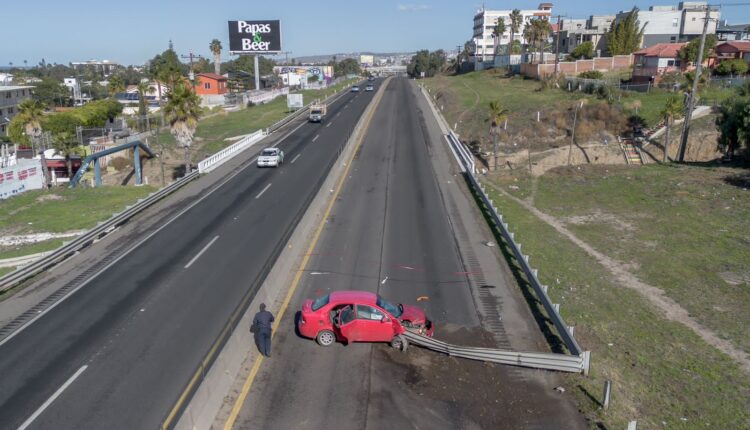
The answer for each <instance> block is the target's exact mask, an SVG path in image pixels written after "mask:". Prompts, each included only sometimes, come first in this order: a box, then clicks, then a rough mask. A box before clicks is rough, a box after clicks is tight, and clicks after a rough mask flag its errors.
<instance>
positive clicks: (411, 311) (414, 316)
mask: <svg viewBox="0 0 750 430" xmlns="http://www.w3.org/2000/svg"><path fill="white" fill-rule="evenodd" d="M401 306H403V307H404V312H403V313H402V314H401V316H400V317H399V319H400V320H406V321H411V322H412V323H414V324H423V323H424V322H425V320H426V319H427V315H425V313H424V311H423V310H422V309H421V308H418V307H416V306H411V305H401Z"/></svg>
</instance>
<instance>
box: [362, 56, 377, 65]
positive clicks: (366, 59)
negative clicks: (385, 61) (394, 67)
mask: <svg viewBox="0 0 750 430" xmlns="http://www.w3.org/2000/svg"><path fill="white" fill-rule="evenodd" d="M374 63H375V59H374V58H373V56H372V55H360V56H359V64H361V65H363V66H368V67H370V66H372V65H373V64H374Z"/></svg>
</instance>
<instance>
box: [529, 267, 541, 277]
mask: <svg viewBox="0 0 750 430" xmlns="http://www.w3.org/2000/svg"><path fill="white" fill-rule="evenodd" d="M531 273H533V274H534V277H535V278H539V269H534V270H532V271H531Z"/></svg>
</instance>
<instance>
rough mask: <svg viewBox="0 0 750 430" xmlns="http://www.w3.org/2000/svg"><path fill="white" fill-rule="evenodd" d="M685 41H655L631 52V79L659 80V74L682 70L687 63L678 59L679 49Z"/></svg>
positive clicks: (639, 80) (635, 80) (686, 66)
mask: <svg viewBox="0 0 750 430" xmlns="http://www.w3.org/2000/svg"><path fill="white" fill-rule="evenodd" d="M685 45H687V43H657V44H656V45H653V46H650V47H648V48H645V49H641V50H640V51H636V52H634V53H633V81H634V82H646V81H653V82H654V83H656V82H658V81H659V78H660V77H661V75H663V74H665V73H670V72H684V71H686V70H688V64H686V63H684V62H683V61H682V59H680V55H679V52H680V49H682V47H683V46H685Z"/></svg>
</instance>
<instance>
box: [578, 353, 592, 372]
mask: <svg viewBox="0 0 750 430" xmlns="http://www.w3.org/2000/svg"><path fill="white" fill-rule="evenodd" d="M580 357H581V358H582V359H583V374H584V376H588V374H589V366H590V365H591V351H583V352H582V353H581V356H580Z"/></svg>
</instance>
